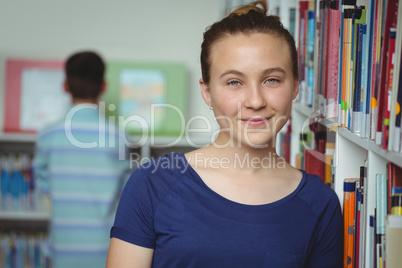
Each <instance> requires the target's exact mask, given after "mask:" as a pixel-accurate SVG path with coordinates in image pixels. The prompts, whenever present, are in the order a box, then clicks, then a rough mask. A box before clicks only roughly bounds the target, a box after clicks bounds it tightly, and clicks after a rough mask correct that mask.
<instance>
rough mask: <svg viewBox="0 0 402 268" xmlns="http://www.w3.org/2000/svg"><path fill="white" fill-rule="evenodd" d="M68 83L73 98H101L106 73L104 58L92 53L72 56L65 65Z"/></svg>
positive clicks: (84, 52) (87, 52)
mask: <svg viewBox="0 0 402 268" xmlns="http://www.w3.org/2000/svg"><path fill="white" fill-rule="evenodd" d="M65 71H66V79H67V80H66V81H67V85H68V88H69V91H70V93H71V95H72V96H73V98H79V99H91V100H95V99H97V98H98V97H99V95H100V93H101V89H102V84H103V81H104V79H103V76H104V73H105V64H104V62H103V60H102V58H101V57H100V56H99V55H98V54H96V53H95V52H91V51H83V52H78V53H75V54H73V55H71V56H70V57H69V58H68V59H67V61H66V64H65Z"/></svg>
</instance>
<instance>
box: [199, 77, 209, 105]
mask: <svg viewBox="0 0 402 268" xmlns="http://www.w3.org/2000/svg"><path fill="white" fill-rule="evenodd" d="M199 83H200V89H201V95H202V98H203V99H204V101H205V103H206V104H207V105H208V106H209V105H211V93H210V91H209V87H208V85H207V84H205V83H204V79H202V78H201V79H200V82H199Z"/></svg>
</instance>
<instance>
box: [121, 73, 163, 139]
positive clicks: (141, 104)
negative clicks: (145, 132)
mask: <svg viewBox="0 0 402 268" xmlns="http://www.w3.org/2000/svg"><path fill="white" fill-rule="evenodd" d="M119 83H120V103H119V114H120V115H122V116H124V117H129V116H131V115H134V114H137V115H141V117H142V118H143V119H144V121H145V122H146V124H147V125H148V126H152V127H153V129H154V130H155V131H160V130H161V129H162V126H163V120H164V118H163V110H162V109H150V108H151V107H152V105H154V104H157V105H158V104H164V103H166V75H165V73H164V72H162V71H160V70H141V69H123V70H121V72H120V77H119ZM140 122H141V121H131V122H129V124H128V125H127V128H128V129H127V130H128V131H134V132H138V131H141V130H142V126H140V125H139V123H140Z"/></svg>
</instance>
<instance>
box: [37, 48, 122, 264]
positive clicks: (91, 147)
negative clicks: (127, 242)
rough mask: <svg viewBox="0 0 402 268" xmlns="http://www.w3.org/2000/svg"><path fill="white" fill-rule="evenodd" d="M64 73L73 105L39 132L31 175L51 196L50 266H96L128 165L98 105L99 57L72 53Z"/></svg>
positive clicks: (102, 260)
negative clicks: (63, 115) (64, 114)
mask: <svg viewBox="0 0 402 268" xmlns="http://www.w3.org/2000/svg"><path fill="white" fill-rule="evenodd" d="M65 72H66V80H65V82H64V85H63V86H64V89H65V91H66V92H68V93H70V94H71V96H72V104H73V106H72V108H71V109H70V111H69V112H68V113H67V115H66V116H65V117H64V118H62V119H61V120H60V121H58V122H56V123H54V124H52V125H51V126H49V127H47V128H46V129H45V130H43V131H41V132H40V133H39V134H38V138H37V144H36V151H35V158H34V175H35V180H36V181H37V183H38V187H39V188H40V189H41V191H42V192H44V193H45V194H49V195H50V199H51V204H52V212H51V215H52V216H51V224H50V232H49V242H50V243H49V245H50V252H51V257H52V263H53V267H54V268H62V267H68V268H71V267H75V268H78V267H85V268H90V267H96V268H99V267H104V266H105V263H106V255H107V250H108V246H109V241H110V238H109V232H110V227H111V225H112V223H113V216H114V207H115V202H114V201H115V200H116V199H117V198H118V197H117V196H118V193H119V192H120V189H121V187H122V184H123V183H124V171H125V170H127V169H128V168H129V165H128V161H125V159H121V160H119V148H120V146H119V145H121V143H120V139H119V131H118V129H116V128H115V127H114V126H113V125H112V127H110V126H109V123H108V121H107V120H106V119H105V118H104V117H103V111H101V110H100V109H99V106H98V103H99V97H100V96H101V94H102V93H103V92H104V91H105V89H106V83H105V81H104V73H105V64H104V62H103V60H102V58H101V57H100V56H99V55H97V54H96V53H94V52H90V51H84V52H79V53H76V54H74V55H72V56H70V57H69V58H68V60H67V61H66V64H65ZM120 153H121V152H120ZM121 155H122V154H120V156H121ZM124 156H125V154H124ZM120 158H122V157H120Z"/></svg>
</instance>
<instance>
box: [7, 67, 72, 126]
mask: <svg viewBox="0 0 402 268" xmlns="http://www.w3.org/2000/svg"><path fill="white" fill-rule="evenodd" d="M63 66H64V65H63V62H59V61H30V60H7V62H6V77H5V80H6V83H5V103H4V104H5V105H4V106H5V111H4V115H5V116H4V126H3V131H4V132H8V133H10V132H12V133H35V132H37V131H39V130H40V129H41V128H43V127H44V126H46V125H48V124H50V123H52V122H53V121H55V120H57V119H59V118H61V117H62V116H63V115H64V114H65V113H66V111H67V110H68V108H69V107H70V96H69V94H67V93H66V92H64V90H63V81H64V71H63Z"/></svg>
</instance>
